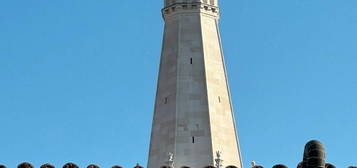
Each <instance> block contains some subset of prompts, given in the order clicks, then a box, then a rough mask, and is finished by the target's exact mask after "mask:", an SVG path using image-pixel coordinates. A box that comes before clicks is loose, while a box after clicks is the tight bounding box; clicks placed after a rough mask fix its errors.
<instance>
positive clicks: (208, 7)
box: [162, 0, 219, 19]
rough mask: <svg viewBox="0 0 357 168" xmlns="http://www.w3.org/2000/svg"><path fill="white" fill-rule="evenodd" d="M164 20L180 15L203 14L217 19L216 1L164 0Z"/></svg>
mask: <svg viewBox="0 0 357 168" xmlns="http://www.w3.org/2000/svg"><path fill="white" fill-rule="evenodd" d="M164 2H165V5H164V8H163V9H162V14H163V17H164V19H166V18H169V17H170V16H172V15H176V14H181V13H203V14H206V15H210V16H212V17H215V18H218V16H219V8H218V0H164Z"/></svg>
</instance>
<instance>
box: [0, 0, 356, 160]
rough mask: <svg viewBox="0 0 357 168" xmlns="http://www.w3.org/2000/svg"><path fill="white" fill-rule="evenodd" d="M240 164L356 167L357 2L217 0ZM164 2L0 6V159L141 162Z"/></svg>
mask: <svg viewBox="0 0 357 168" xmlns="http://www.w3.org/2000/svg"><path fill="white" fill-rule="evenodd" d="M220 5H221V10H222V17H221V21H220V26H221V33H222V41H223V44H224V51H225V58H226V65H227V69H228V75H229V81H230V87H231V91H232V98H233V103H234V108H235V114H236V115H235V116H236V121H237V124H238V129H239V138H240V143H241V150H242V155H243V160H244V164H245V167H248V166H249V162H250V161H251V160H255V161H256V162H257V163H258V164H261V165H264V166H265V167H271V166H272V165H274V164H277V163H284V164H286V165H288V166H289V167H295V166H296V164H297V163H298V162H299V161H300V160H301V159H302V152H303V147H304V144H305V143H306V142H307V141H308V140H310V139H319V140H321V141H322V142H323V143H324V144H325V147H326V148H327V160H328V161H329V162H331V163H333V164H335V165H336V166H337V167H347V166H348V165H353V164H354V165H356V164H357V160H356V153H355V151H356V149H357V131H356V128H357V77H356V74H357V57H356V56H357V31H356V30H357V17H356V16H357V10H356V7H357V1H356V0H343V1H340V0H339V1H338V0H272V1H267V0H237V1H221V2H220ZM161 7H162V2H161V0H155V1H153V0H141V1H133V0H128V1H124V0H120V1H118V0H106V1H97V0H53V1H48V0H35V1H28V0H4V1H2V2H1V4H0V164H6V165H7V166H8V167H15V166H16V165H17V164H18V163H20V162H22V161H29V162H32V163H33V164H34V165H35V166H40V165H41V164H43V163H46V162H50V163H53V164H55V165H56V166H57V167H61V165H63V164H64V163H66V162H69V161H71V162H75V163H77V164H78V165H80V166H83V167H84V166H86V165H88V164H90V163H97V164H98V165H101V166H102V167H109V166H112V165H114V164H119V165H122V166H125V167H132V166H134V165H135V164H136V163H137V162H138V163H140V164H142V165H146V160H147V155H148V143H149V134H150V129H151V120H152V115H153V104H154V98H155V89H156V79H157V72H158V65H159V57H160V49H161V40H162V32H163V20H162V19H161V14H160V9H161Z"/></svg>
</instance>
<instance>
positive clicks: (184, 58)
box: [148, 0, 242, 168]
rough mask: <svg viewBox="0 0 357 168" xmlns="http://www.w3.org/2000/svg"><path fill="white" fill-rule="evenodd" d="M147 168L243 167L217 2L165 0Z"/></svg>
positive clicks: (210, 0) (208, 0)
mask: <svg viewBox="0 0 357 168" xmlns="http://www.w3.org/2000/svg"><path fill="white" fill-rule="evenodd" d="M163 16H164V19H165V32H164V39H163V48H162V55H161V63H160V70H159V79H158V88H157V94H156V102H155V113H154V122H153V127H152V134H151V143H150V153H149V162H148V168H160V167H162V166H168V165H169V164H168V163H169V162H168V161H169V159H168V158H169V156H168V155H169V153H172V154H173V160H174V167H183V166H188V167H194V168H203V167H206V166H208V165H215V159H216V158H215V157H216V152H217V151H220V152H222V156H221V159H222V160H223V162H222V163H223V165H222V167H227V166H229V165H233V166H236V167H238V168H241V167H242V164H241V157H240V151H239V144H238V139H237V135H236V129H235V121H234V117H233V109H232V104H231V99H230V93H229V89H228V83H227V78H226V71H225V66H224V59H223V51H222V45H221V41H220V36H219V30H218V16H219V13H218V7H217V0H214V1H212V0H207V1H206V0H194V1H182V0H171V1H166V7H165V8H164V9H163Z"/></svg>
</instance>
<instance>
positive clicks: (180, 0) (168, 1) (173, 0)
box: [165, 0, 218, 7]
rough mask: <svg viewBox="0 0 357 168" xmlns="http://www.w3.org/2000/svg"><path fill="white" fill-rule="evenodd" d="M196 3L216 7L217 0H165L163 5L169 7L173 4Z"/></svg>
mask: <svg viewBox="0 0 357 168" xmlns="http://www.w3.org/2000/svg"><path fill="white" fill-rule="evenodd" d="M195 3H196V4H197V3H200V4H201V3H202V4H206V5H210V6H215V7H218V0H165V7H169V6H171V5H174V4H195Z"/></svg>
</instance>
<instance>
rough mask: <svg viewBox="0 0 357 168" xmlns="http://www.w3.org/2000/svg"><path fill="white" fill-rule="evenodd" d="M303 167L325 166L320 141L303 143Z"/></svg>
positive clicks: (316, 167) (323, 152) (321, 167)
mask: <svg viewBox="0 0 357 168" xmlns="http://www.w3.org/2000/svg"><path fill="white" fill-rule="evenodd" d="M303 168H325V149H324V147H323V145H322V143H321V142H319V141H317V140H312V141H310V142H308V143H307V144H306V145H305V151H304V159H303Z"/></svg>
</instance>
